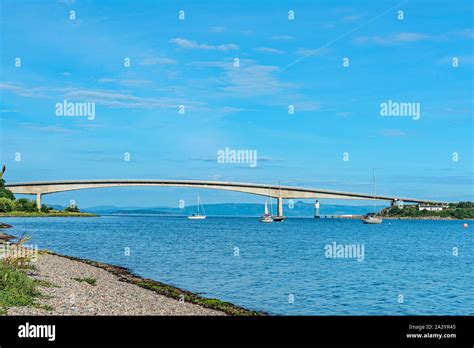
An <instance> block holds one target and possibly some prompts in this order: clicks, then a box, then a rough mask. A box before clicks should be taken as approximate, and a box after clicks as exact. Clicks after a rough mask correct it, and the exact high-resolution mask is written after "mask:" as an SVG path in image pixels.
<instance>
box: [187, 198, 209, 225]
mask: <svg viewBox="0 0 474 348" xmlns="http://www.w3.org/2000/svg"><path fill="white" fill-rule="evenodd" d="M197 200H198V204H197V213H194V214H193V215H190V216H188V219H191V220H204V219H205V218H206V211H205V210H204V205H202V204H201V200H200V198H199V196H198V198H197ZM199 206H202V211H203V212H204V215H203V214H200V212H199Z"/></svg>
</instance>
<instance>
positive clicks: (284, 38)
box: [272, 35, 294, 41]
mask: <svg viewBox="0 0 474 348" xmlns="http://www.w3.org/2000/svg"><path fill="white" fill-rule="evenodd" d="M293 39H294V37H293V36H290V35H274V36H272V40H277V41H289V40H293Z"/></svg>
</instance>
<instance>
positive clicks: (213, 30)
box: [210, 27, 225, 33]
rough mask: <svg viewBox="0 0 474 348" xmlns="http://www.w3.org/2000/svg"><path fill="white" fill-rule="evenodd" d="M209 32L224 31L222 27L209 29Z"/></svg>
mask: <svg viewBox="0 0 474 348" xmlns="http://www.w3.org/2000/svg"><path fill="white" fill-rule="evenodd" d="M210 30H211V31H212V32H213V33H223V32H224V31H225V28H224V27H211V28H210Z"/></svg>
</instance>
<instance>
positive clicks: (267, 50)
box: [255, 47, 285, 54]
mask: <svg viewBox="0 0 474 348" xmlns="http://www.w3.org/2000/svg"><path fill="white" fill-rule="evenodd" d="M255 51H258V52H264V53H272V54H283V53H285V51H281V50H278V49H276V48H271V47H257V48H256V49H255Z"/></svg>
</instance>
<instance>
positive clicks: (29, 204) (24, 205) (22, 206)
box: [14, 198, 38, 213]
mask: <svg viewBox="0 0 474 348" xmlns="http://www.w3.org/2000/svg"><path fill="white" fill-rule="evenodd" d="M14 210H16V211H25V212H29V213H33V212H36V211H38V208H37V207H36V202H35V201H32V200H30V199H26V198H20V199H18V200H16V201H15V209H14Z"/></svg>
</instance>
